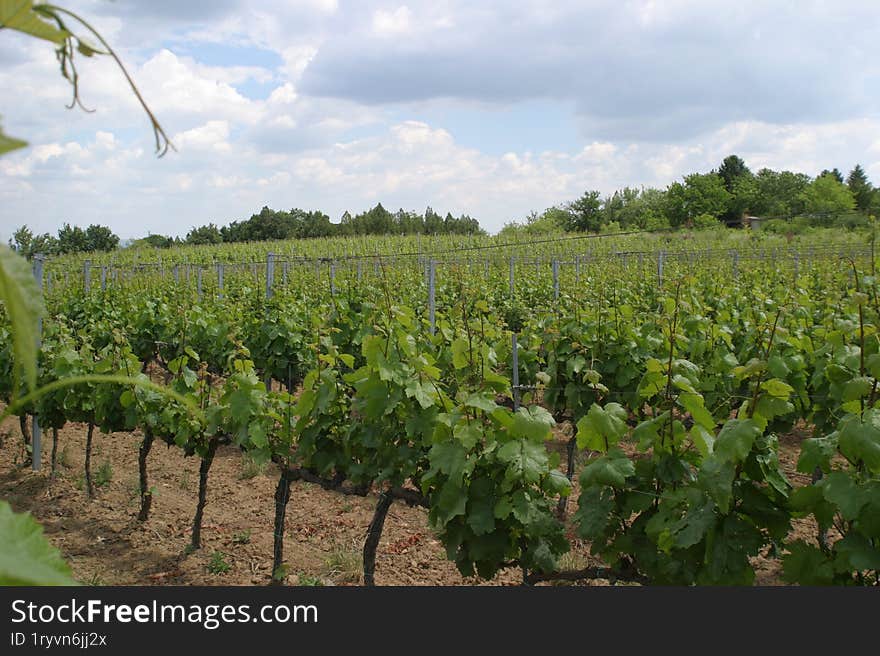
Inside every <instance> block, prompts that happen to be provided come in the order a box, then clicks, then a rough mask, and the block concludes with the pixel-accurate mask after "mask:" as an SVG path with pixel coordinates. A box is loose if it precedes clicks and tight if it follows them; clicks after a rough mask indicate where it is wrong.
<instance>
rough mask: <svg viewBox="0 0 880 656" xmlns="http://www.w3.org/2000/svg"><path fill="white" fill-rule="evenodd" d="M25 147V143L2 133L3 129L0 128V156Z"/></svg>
mask: <svg viewBox="0 0 880 656" xmlns="http://www.w3.org/2000/svg"><path fill="white" fill-rule="evenodd" d="M25 146H27V141H22V140H21V139H15V138H14V137H10V136H9V135H8V134H6V133H4V132H3V128H0V155H3V154H4V153H10V152H12V151H13V150H18V149H19V148H24V147H25Z"/></svg>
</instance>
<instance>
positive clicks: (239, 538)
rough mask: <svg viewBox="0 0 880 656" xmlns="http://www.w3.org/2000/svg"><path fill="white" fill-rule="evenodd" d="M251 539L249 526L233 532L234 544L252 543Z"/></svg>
mask: <svg viewBox="0 0 880 656" xmlns="http://www.w3.org/2000/svg"><path fill="white" fill-rule="evenodd" d="M250 541H251V530H250V529H249V528H246V529H245V530H243V531H238V532H237V533H233V534H232V544H250Z"/></svg>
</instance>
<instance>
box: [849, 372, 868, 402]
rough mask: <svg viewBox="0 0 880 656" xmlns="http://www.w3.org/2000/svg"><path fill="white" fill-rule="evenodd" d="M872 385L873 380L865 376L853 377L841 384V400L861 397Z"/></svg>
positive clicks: (864, 395)
mask: <svg viewBox="0 0 880 656" xmlns="http://www.w3.org/2000/svg"><path fill="white" fill-rule="evenodd" d="M873 386H874V381H872V380H871V379H870V378H868V377H867V376H859V377H858V378H853V379H852V380H851V381H849V382H848V383H847V384H846V385H844V386H843V400H844V401H857V400H858V399H863V398H865V397H866V396H868V394H870V393H871V388H872V387H873Z"/></svg>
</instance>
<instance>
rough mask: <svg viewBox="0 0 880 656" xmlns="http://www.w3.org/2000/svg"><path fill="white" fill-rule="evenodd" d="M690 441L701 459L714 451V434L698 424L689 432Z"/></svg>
mask: <svg viewBox="0 0 880 656" xmlns="http://www.w3.org/2000/svg"><path fill="white" fill-rule="evenodd" d="M690 436H691V440H692V441H693V443H694V444H695V445H696V447H697V451H699V452H700V455H701V456H703V458H708V457H709V456H710V455H712V452H713V451H714V450H715V434H714V433H712V432H711V431H707V430H706V429H705V428H703V427H702V426H700V425H699V424H694V426H693V428H691V432H690Z"/></svg>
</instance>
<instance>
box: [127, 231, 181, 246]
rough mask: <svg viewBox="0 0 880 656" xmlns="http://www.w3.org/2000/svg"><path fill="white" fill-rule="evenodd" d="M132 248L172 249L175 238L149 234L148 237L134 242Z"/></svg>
mask: <svg viewBox="0 0 880 656" xmlns="http://www.w3.org/2000/svg"><path fill="white" fill-rule="evenodd" d="M132 246H133V247H135V248H138V247H143V246H145V247H147V248H171V247H172V246H174V237H166V236H165V235H153V234H149V235H147V236H146V237H143V238H141V239H138V240H136V241H135V242H133V243H132Z"/></svg>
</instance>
